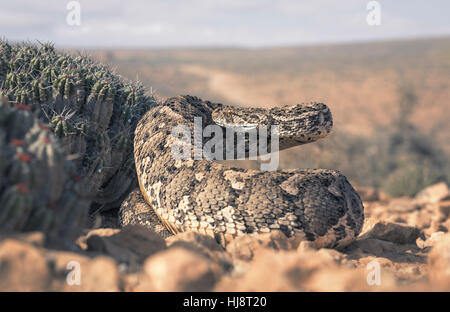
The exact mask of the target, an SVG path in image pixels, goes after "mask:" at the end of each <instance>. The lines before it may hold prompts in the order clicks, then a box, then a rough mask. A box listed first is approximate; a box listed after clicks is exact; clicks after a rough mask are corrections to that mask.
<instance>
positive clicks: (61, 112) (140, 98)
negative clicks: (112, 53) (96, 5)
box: [0, 40, 156, 209]
mask: <svg viewBox="0 0 450 312" xmlns="http://www.w3.org/2000/svg"><path fill="white" fill-rule="evenodd" d="M0 51H1V54H0V96H3V97H4V98H5V99H6V101H7V102H8V103H10V105H16V106H17V110H19V111H21V112H22V113H17V116H16V117H15V118H17V120H16V121H14V122H19V120H22V122H23V123H24V124H26V125H27V126H26V127H19V128H18V129H16V130H12V131H15V132H17V133H15V134H14V135H15V136H21V135H24V134H23V133H19V132H21V131H22V130H21V129H29V127H30V126H31V125H30V123H31V122H32V121H31V120H28V119H26V116H29V114H26V113H28V112H33V113H35V114H36V116H37V118H38V119H39V120H40V122H41V123H45V124H48V125H49V129H50V131H51V132H53V134H55V135H56V137H58V139H59V142H60V143H59V144H61V146H62V150H63V154H64V156H67V157H70V158H71V159H73V163H74V166H75V169H74V170H75V173H76V174H77V175H78V176H79V177H80V179H81V185H85V187H84V189H82V190H80V192H81V193H82V194H83V196H85V197H86V198H89V199H91V200H92V201H93V202H95V203H97V204H100V205H101V206H102V207H103V209H108V208H113V207H115V206H117V205H118V204H119V203H120V200H121V198H123V197H124V196H125V195H126V194H127V193H128V191H129V189H130V188H131V187H133V185H134V184H135V182H134V181H135V180H136V179H135V170H134V163H133V162H132V161H131V163H130V159H133V134H134V128H135V127H136V124H137V122H138V120H139V119H140V117H141V116H142V115H143V114H144V113H145V112H146V111H147V110H148V109H149V108H150V107H151V106H153V105H155V104H156V101H155V99H154V98H153V97H152V96H151V95H150V96H149V95H146V94H145V89H144V88H143V86H142V85H141V84H140V83H137V82H130V81H127V80H126V79H124V78H122V77H121V76H119V75H116V74H114V73H113V72H112V71H111V70H110V69H109V68H107V67H106V66H104V65H102V64H99V63H95V62H93V61H92V60H91V59H90V58H88V57H86V56H82V55H79V56H72V55H69V54H63V53H59V52H57V51H56V50H55V49H54V47H53V46H52V45H51V44H48V43H46V44H40V45H33V44H9V43H8V42H7V41H5V40H0ZM17 103H18V104H17ZM40 142H41V143H39V144H42V146H39V147H38V146H37V145H36V146H35V145H33V148H34V150H33V152H36V153H38V154H39V155H41V154H42V157H50V159H51V157H53V156H49V155H52V154H51V151H50V150H49V149H48V147H44V145H43V143H42V141H40ZM45 155H46V156H45ZM24 166H25V165H24ZM51 181H52V182H51V183H54V182H53V181H60V180H59V179H53V178H51ZM55 183H56V182H55Z"/></svg>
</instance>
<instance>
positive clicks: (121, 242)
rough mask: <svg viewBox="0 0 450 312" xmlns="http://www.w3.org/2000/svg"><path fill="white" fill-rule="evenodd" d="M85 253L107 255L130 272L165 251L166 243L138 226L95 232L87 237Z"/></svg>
mask: <svg viewBox="0 0 450 312" xmlns="http://www.w3.org/2000/svg"><path fill="white" fill-rule="evenodd" d="M86 244H87V251H95V252H99V253H102V254H105V255H109V256H111V257H112V258H114V259H115V260H116V261H117V262H119V263H125V264H127V265H128V266H129V270H130V271H136V270H138V269H139V265H140V264H142V263H144V261H145V259H146V258H147V257H149V256H151V255H153V254H155V253H157V252H159V251H162V250H164V249H166V243H165V241H164V239H163V238H161V237H160V236H159V235H158V234H156V233H155V232H154V231H152V230H150V229H148V228H145V227H143V226H139V225H131V226H128V227H126V228H124V229H122V230H119V231H118V230H116V229H103V230H101V231H99V230H95V231H93V232H92V233H89V234H88V235H87V239H86Z"/></svg>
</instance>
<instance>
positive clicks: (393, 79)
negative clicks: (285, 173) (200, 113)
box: [88, 37, 450, 184]
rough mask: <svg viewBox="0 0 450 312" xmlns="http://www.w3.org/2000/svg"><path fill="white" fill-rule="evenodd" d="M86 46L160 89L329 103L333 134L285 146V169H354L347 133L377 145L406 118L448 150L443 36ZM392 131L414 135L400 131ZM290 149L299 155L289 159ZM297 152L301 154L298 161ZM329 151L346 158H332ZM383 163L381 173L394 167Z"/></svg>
mask: <svg viewBox="0 0 450 312" xmlns="http://www.w3.org/2000/svg"><path fill="white" fill-rule="evenodd" d="M88 53H90V54H92V55H93V56H94V57H95V58H97V59H99V60H101V61H103V62H106V63H109V64H112V66H113V67H116V68H117V71H118V72H119V73H121V74H123V75H125V76H128V77H130V78H136V77H138V78H139V79H140V80H142V81H143V82H144V84H145V85H147V86H148V87H149V88H150V87H152V89H153V90H154V91H156V93H157V94H159V95H161V96H163V97H167V96H172V95H177V94H194V95H198V96H200V97H202V98H206V99H209V100H212V101H219V102H223V103H228V104H234V105H242V106H266V107H270V106H277V105H286V104H294V103H298V102H303V101H322V102H324V103H326V104H327V105H329V106H330V108H331V110H332V112H333V116H334V120H335V133H334V134H333V135H332V137H330V138H329V139H327V140H324V141H323V142H322V143H321V144H314V145H311V146H303V147H300V148H298V149H294V151H288V152H287V153H285V154H286V155H288V157H284V159H283V162H282V166H283V167H298V166H318V165H320V166H324V165H325V166H330V167H336V166H337V167H338V169H341V170H343V171H352V170H353V169H352V166H351V164H350V161H348V160H349V159H350V158H349V155H348V153H349V151H347V150H346V151H345V152H343V153H344V154H343V155H346V157H337V154H339V153H336V150H337V149H342V148H344V147H343V146H342V145H345V146H347V145H348V144H347V143H345V142H347V141H348V140H353V139H352V138H353V137H357V138H360V137H362V138H363V139H364V140H366V141H367V140H368V141H369V145H371V144H379V143H375V142H379V141H380V140H383V137H385V140H387V141H389V142H390V139H389V140H388V138H387V136H391V135H393V134H392V133H390V134H386V133H384V132H385V131H387V130H393V129H394V128H395V129H396V127H399V123H405V122H407V123H408V124H410V125H411V126H413V127H417V131H418V133H419V136H422V135H423V137H424V138H425V139H424V140H425V141H433V144H432V145H433V148H434V147H436V148H437V149H440V148H442V149H443V150H445V151H446V153H447V155H449V154H450V122H449V121H448V118H449V117H448V111H449V106H450V105H449V104H450V88H449V83H450V37H445V38H434V39H421V40H401V41H400V40H399V41H386V42H373V43H357V44H340V45H320V46H303V47H290V48H274V49H231V48H230V49H224V48H221V49H170V50H109V51H106V50H104V51H88ZM402 129H403V128H402ZM404 129H406V128H404ZM404 129H403V130H404ZM403 130H402V131H403ZM400 136H408V137H413V136H411V135H407V134H405V133H402V134H401V135H400ZM415 137H416V135H414V138H415ZM411 140H412V139H411ZM414 140H416V141H417V140H419V141H420V140H421V139H414ZM387 141H386V142H385V143H383V144H385V145H386V144H388V142H387ZM339 144H340V145H339ZM346 144H347V145H346ZM355 144H356V143H355ZM380 144H381V143H380ZM389 144H393V143H392V142H391V143H389ZM394 145H395V144H394ZM356 146H357V147H360V146H362V145H361V144H356ZM345 148H346V149H348V148H350V147H349V146H347V147H345ZM415 148H416V147H415ZM429 148H431V147H426V148H425V149H429ZM419 149H420V148H419ZM326 152H332V153H333V152H334V153H335V154H330V155H328V156H327V157H331V158H332V159H328V160H326V159H325V160H324V159H322V158H321V160H320V161H317V159H316V161H312V160H311V156H312V155H316V154H318V155H320V156H321V157H322V156H324V155H325V156H326ZM404 152H405V153H409V152H408V151H404ZM293 153H296V155H298V153H300V154H299V155H300V156H301V155H303V156H304V157H299V156H295V157H294V156H292V157H291V156H290V155H293ZM358 153H361V151H358ZM392 153H394V152H391V154H392ZM375 155H376V153H375ZM421 155H422V154H421ZM364 157H365V156H364ZM367 157H368V156H367ZM421 157H422V156H421ZM427 157H428V156H427ZM444 158H445V157H444ZM447 158H448V157H447ZM302 159H304V160H305V161H304V162H302V163H300V160H302ZM337 159H341V160H342V162H345V163H341V164H339V163H336V162H337ZM346 160H347V161H346ZM363 160H364V159H362V162H361V165H360V166H362V167H364V161H363ZM352 163H355V162H354V161H352ZM353 166H355V165H353ZM386 166H387V167H386V168H385V169H384V171H385V172H387V173H389V172H390V171H392V170H394V169H393V168H396V166H395V165H394V166H391V165H389V164H388V165H386ZM389 166H391V167H392V168H391V167H389ZM438 166H443V165H442V164H441V163H439V165H438ZM346 168H348V169H346ZM441 169H442V168H441ZM374 170H375V169H374ZM376 171H380V170H378V169H376ZM364 172H365V170H362V171H361V170H360V173H359V174H357V173H355V172H353V171H352V172H351V173H348V174H349V176H350V177H352V178H355V179H356V180H357V181H358V182H359V183H361V184H379V183H380V182H373V181H368V180H367V179H366V180H364V179H363V178H362V177H363V176H364V175H367V174H369V173H368V172H370V170H369V171H368V172H367V173H364ZM383 179H384V176H382V177H380V179H379V180H380V181H381V180H383ZM424 183H425V182H424Z"/></svg>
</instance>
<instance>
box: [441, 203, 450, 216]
mask: <svg viewBox="0 0 450 312" xmlns="http://www.w3.org/2000/svg"><path fill="white" fill-rule="evenodd" d="M439 212H440V213H442V214H443V215H444V216H445V217H446V218H448V217H450V200H445V201H442V202H440V203H439Z"/></svg>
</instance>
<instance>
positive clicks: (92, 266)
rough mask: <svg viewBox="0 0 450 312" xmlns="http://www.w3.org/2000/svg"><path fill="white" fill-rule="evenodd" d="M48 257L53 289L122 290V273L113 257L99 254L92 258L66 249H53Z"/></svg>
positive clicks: (71, 290)
mask: <svg viewBox="0 0 450 312" xmlns="http://www.w3.org/2000/svg"><path fill="white" fill-rule="evenodd" d="M47 258H48V259H47V261H48V262H49V265H50V267H51V268H52V271H53V281H52V289H53V290H55V291H70V292H73V291H108V292H111V291H119V290H120V288H119V286H120V284H121V275H120V272H119V270H118V268H117V263H116V262H115V261H114V260H113V259H112V258H109V257H104V256H97V257H95V258H93V259H91V258H89V257H87V256H85V255H82V254H79V253H75V252H65V251H51V252H49V253H48V256H47ZM77 274H79V275H77Z"/></svg>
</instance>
